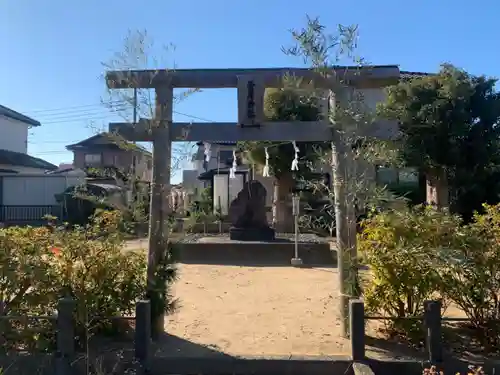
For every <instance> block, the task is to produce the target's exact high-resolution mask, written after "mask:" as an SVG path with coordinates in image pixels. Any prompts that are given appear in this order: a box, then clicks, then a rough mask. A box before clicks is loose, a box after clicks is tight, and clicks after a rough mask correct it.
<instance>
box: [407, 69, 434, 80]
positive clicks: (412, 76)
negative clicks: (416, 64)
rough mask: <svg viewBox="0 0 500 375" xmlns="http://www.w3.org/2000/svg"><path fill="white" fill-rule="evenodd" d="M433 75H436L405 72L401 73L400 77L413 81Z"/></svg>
mask: <svg viewBox="0 0 500 375" xmlns="http://www.w3.org/2000/svg"><path fill="white" fill-rule="evenodd" d="M432 75H434V73H422V72H407V71H404V70H402V71H400V72H399V77H400V78H401V79H403V80H407V79H413V78H422V77H427V76H432Z"/></svg>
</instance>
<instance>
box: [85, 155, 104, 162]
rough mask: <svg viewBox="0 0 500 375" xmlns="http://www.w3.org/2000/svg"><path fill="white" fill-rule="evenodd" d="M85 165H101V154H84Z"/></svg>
mask: <svg viewBox="0 0 500 375" xmlns="http://www.w3.org/2000/svg"><path fill="white" fill-rule="evenodd" d="M85 164H86V165H96V164H101V154H85Z"/></svg>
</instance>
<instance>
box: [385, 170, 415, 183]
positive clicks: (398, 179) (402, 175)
mask: <svg viewBox="0 0 500 375" xmlns="http://www.w3.org/2000/svg"><path fill="white" fill-rule="evenodd" d="M376 173H377V183H378V184H380V185H400V184H418V171H417V170H416V169H414V168H401V169H398V168H389V167H377V172H376Z"/></svg>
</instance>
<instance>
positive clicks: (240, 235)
mask: <svg viewBox="0 0 500 375" xmlns="http://www.w3.org/2000/svg"><path fill="white" fill-rule="evenodd" d="M275 234H276V233H275V231H274V229H273V228H269V227H263V228H235V227H232V228H230V229H229V239H230V240H233V241H274V240H275V239H276V236H275Z"/></svg>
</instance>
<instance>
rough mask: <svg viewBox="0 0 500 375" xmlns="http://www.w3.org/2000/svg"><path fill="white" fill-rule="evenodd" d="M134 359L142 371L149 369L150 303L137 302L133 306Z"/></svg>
mask: <svg viewBox="0 0 500 375" xmlns="http://www.w3.org/2000/svg"><path fill="white" fill-rule="evenodd" d="M134 347H135V358H136V359H137V361H138V362H139V364H140V366H141V368H142V369H147V368H149V360H150V358H149V357H150V349H151V303H150V301H148V300H146V301H138V302H137V303H136V305H135V340H134Z"/></svg>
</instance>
